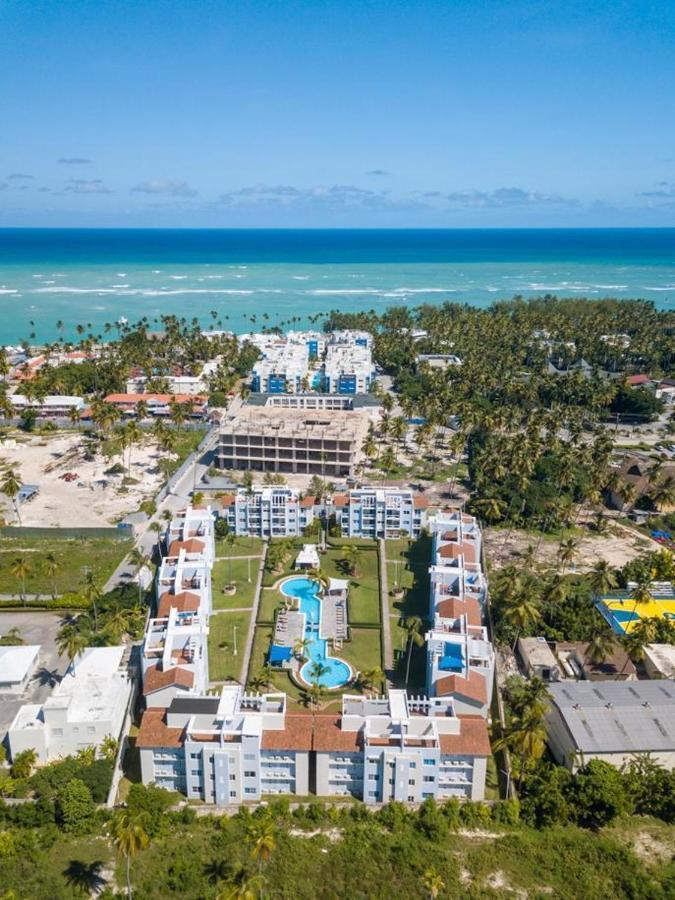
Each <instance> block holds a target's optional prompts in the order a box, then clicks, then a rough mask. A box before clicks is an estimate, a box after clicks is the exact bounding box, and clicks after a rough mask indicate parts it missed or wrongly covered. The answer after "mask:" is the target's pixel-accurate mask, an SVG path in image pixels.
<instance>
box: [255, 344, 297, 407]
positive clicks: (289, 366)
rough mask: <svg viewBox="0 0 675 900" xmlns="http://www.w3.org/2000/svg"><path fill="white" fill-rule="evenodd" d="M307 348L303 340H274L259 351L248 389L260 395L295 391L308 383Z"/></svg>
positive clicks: (293, 392) (292, 392)
mask: <svg viewBox="0 0 675 900" xmlns="http://www.w3.org/2000/svg"><path fill="white" fill-rule="evenodd" d="M309 368H310V360H309V347H308V345H307V343H306V342H305V341H297V342H296V341H288V340H282V341H277V342H276V343H274V344H270V345H269V346H267V347H266V348H265V349H264V350H263V351H262V358H261V359H259V360H258V361H257V362H256V364H255V365H254V366H253V372H252V377H251V389H252V390H253V391H255V392H256V393H262V394H295V393H298V392H299V391H302V390H303V389H305V388H306V387H310V386H311V385H310V384H309V382H308V379H309Z"/></svg>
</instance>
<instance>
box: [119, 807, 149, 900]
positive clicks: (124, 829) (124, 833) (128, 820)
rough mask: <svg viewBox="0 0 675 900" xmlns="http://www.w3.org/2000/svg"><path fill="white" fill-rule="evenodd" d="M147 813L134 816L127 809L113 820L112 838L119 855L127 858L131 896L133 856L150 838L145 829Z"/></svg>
mask: <svg viewBox="0 0 675 900" xmlns="http://www.w3.org/2000/svg"><path fill="white" fill-rule="evenodd" d="M146 821H147V814H146V813H141V814H140V815H137V816H132V815H131V814H130V813H129V812H127V811H126V810H125V811H123V812H121V813H119V814H118V815H117V816H116V818H115V819H114V820H113V825H112V838H113V843H114V845H115V848H116V850H117V853H118V855H119V856H124V858H125V859H126V874H127V897H131V858H132V856H135V855H136V854H137V853H138V852H139V850H145V848H146V847H147V846H148V844H149V843H150V838H149V837H148V834H147V832H146V830H145V825H146Z"/></svg>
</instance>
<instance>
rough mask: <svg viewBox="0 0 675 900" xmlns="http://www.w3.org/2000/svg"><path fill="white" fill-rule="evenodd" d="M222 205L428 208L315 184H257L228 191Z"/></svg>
mask: <svg viewBox="0 0 675 900" xmlns="http://www.w3.org/2000/svg"><path fill="white" fill-rule="evenodd" d="M220 203H221V205H223V206H227V207H230V208H235V209H247V208H248V209H251V208H262V207H274V208H276V209H298V208H302V209H331V210H379V209H382V210H392V209H414V208H420V207H421V206H424V204H421V203H420V201H419V200H416V199H411V198H404V199H396V198H393V197H392V196H391V195H390V192H389V191H373V190H370V189H369V188H361V187H356V186H355V185H353V184H333V185H315V186H313V187H308V188H299V187H294V186H293V185H288V184H279V185H267V184H256V185H252V186H248V187H242V188H238V189H237V190H234V191H227V192H226V193H224V194H221V195H220Z"/></svg>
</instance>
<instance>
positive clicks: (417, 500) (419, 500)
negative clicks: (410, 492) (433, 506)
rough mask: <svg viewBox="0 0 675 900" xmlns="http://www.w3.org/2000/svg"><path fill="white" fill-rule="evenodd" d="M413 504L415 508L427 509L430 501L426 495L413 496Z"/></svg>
mask: <svg viewBox="0 0 675 900" xmlns="http://www.w3.org/2000/svg"><path fill="white" fill-rule="evenodd" d="M413 506H414V507H415V509H427V507H428V506H429V501H428V500H427V498H426V497H413Z"/></svg>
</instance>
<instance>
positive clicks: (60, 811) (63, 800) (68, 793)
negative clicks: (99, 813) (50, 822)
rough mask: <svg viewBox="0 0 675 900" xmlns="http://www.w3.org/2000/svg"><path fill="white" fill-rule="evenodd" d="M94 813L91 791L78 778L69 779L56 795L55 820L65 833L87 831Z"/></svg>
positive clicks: (94, 807)
mask: <svg viewBox="0 0 675 900" xmlns="http://www.w3.org/2000/svg"><path fill="white" fill-rule="evenodd" d="M95 812H96V806H95V805H94V801H93V799H92V796H91V791H90V790H89V788H88V787H87V785H86V784H85V783H84V782H83V781H82V780H81V779H79V778H73V779H71V780H70V781H69V782H68V783H67V784H65V785H64V786H63V787H62V788H61V789H60V790H59V792H58V793H57V795H56V819H57V822H58V823H59V824H60V825H62V826H63V828H64V830H65V831H73V832H77V833H80V834H82V833H83V832H86V831H88V830H89V828H90V827H91V824H92V820H93V818H94V814H95Z"/></svg>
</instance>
